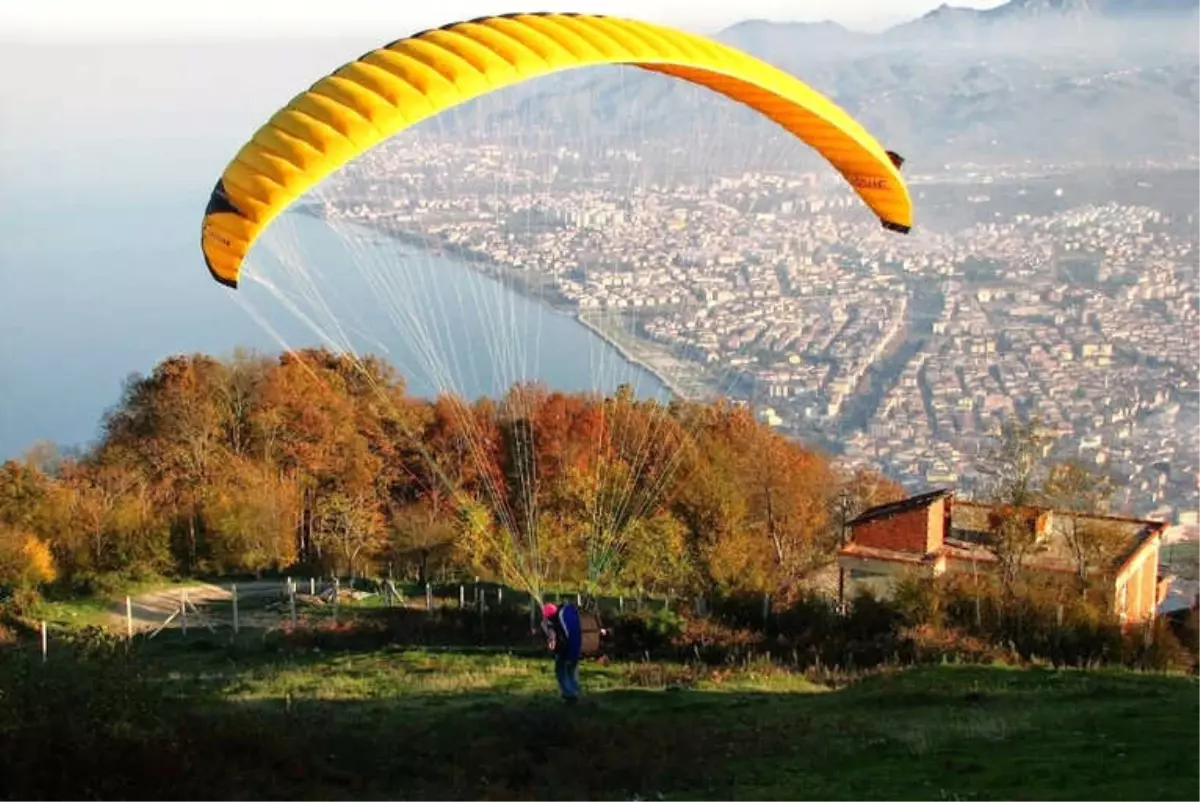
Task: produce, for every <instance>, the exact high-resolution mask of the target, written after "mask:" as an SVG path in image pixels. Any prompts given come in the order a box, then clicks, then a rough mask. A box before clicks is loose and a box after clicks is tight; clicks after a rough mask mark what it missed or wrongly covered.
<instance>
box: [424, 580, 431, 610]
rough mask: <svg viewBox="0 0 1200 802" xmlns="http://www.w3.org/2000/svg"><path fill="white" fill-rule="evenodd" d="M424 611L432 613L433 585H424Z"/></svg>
mask: <svg viewBox="0 0 1200 802" xmlns="http://www.w3.org/2000/svg"><path fill="white" fill-rule="evenodd" d="M425 609H426V610H429V611H431V612H432V611H433V585H431V584H430V583H428V582H426V583H425Z"/></svg>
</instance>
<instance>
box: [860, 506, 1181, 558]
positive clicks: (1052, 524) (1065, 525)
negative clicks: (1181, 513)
mask: <svg viewBox="0 0 1200 802" xmlns="http://www.w3.org/2000/svg"><path fill="white" fill-rule="evenodd" d="M943 497H945V498H948V500H949V501H950V530H949V531H948V532H946V533H945V535H944V539H943V544H942V546H941V547H940V548H938V549H937V550H936V551H935V552H934V553H932V554H926V555H917V554H916V553H908V552H898V551H893V550H891V549H888V550H883V549H875V548H869V547H867V546H865V545H863V544H861V543H854V542H853V540H851V542H850V543H848V544H847V545H846V546H845V547H844V548H843V549H842V550H841V551H842V553H843V554H845V555H846V556H858V557H864V558H868V559H883V560H891V561H902V562H920V561H922V560H926V561H927V560H930V559H933V558H936V557H938V556H945V557H946V558H948V559H956V560H968V561H975V562H981V563H990V562H994V561H995V556H994V555H993V554H992V552H991V551H990V550H989V549H988V547H987V544H988V542H989V540H990V539H991V537H992V533H993V531H994V529H995V526H996V523H997V521H998V517H999V516H1000V515H1002V514H1003V513H1004V508H1003V507H1002V506H1000V505H995V504H988V503H986V502H979V501H966V500H959V499H956V498H954V493H953V490H951V489H946V488H943V489H939V490H934V491H931V492H928V493H922V494H919V495H916V496H911V497H909V498H906V499H903V500H901V501H895V502H891V503H889V504H881V505H879V506H877V507H872V508H871V509H869V510H866V511H864V512H863V513H862V514H861V515H859V516H858V517H856V518H855V519H854V520H853V521H851V522H850V526H851V527H853V526H854V525H857V524H862V523H866V522H867V521H871V520H874V519H877V518H882V517H885V516H890V515H895V514H898V513H902V512H908V511H910V510H915V509H920V508H922V507H927V506H929V505H930V504H932V503H933V502H934V501H936V500H937V499H939V498H943ZM1015 512H1016V513H1017V514H1018V515H1019V516H1020V517H1021V518H1023V519H1024V520H1025V523H1026V525H1027V526H1029V528H1030V529H1031V530H1032V531H1033V532H1036V533H1037V534H1036V538H1035V542H1034V544H1033V547H1032V548H1031V550H1030V553H1029V555H1028V564H1029V565H1030V567H1033V568H1035V569H1037V570H1047V571H1072V570H1074V568H1075V566H1076V557H1075V551H1074V549H1073V548H1072V544H1071V538H1070V535H1071V534H1072V533H1073V532H1074V531H1080V532H1081V533H1082V534H1090V535H1092V536H1094V537H1097V538H1104V539H1105V540H1107V541H1108V544H1109V545H1108V548H1107V549H1105V551H1106V552H1108V554H1109V555H1110V560H1111V562H1110V564H1109V569H1110V570H1118V571H1119V570H1120V569H1121V568H1122V567H1123V566H1125V565H1127V564H1128V563H1129V562H1130V561H1131V560H1132V559H1133V558H1134V556H1135V555H1137V554H1138V553H1139V552H1140V551H1141V549H1142V548H1143V547H1144V546H1145V545H1146V544H1147V542H1149V541H1150V540H1151V539H1152V538H1153V537H1154V536H1156V535H1158V534H1160V533H1161V532H1162V531H1163V530H1164V528H1165V526H1166V524H1164V523H1163V522H1161V521H1152V520H1146V519H1141V518H1129V517H1123V516H1116V515H1103V514H1088V513H1081V512H1077V511H1072V510H1063V509H1055V508H1052V507H1041V506H1038V507H1024V508H1021V509H1019V510H1017V511H1015Z"/></svg>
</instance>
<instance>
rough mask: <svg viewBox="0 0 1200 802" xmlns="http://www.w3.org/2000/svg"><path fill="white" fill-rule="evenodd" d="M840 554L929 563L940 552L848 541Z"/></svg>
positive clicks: (840, 550)
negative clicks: (888, 547) (866, 544)
mask: <svg viewBox="0 0 1200 802" xmlns="http://www.w3.org/2000/svg"><path fill="white" fill-rule="evenodd" d="M838 556H844V557H857V558H858V559H860V560H883V561H884V562H894V563H914V564H916V563H927V562H933V561H934V560H936V559H937V557H938V554H936V553H934V554H926V553H924V552H917V551H899V550H897V549H881V548H877V547H875V546H864V545H862V544H861V543H848V544H846V545H845V546H843V547H842V548H840V549H838Z"/></svg>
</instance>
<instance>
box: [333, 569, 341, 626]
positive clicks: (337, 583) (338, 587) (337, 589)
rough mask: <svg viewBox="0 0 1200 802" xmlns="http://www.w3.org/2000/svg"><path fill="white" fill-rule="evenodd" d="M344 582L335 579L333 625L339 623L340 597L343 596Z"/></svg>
mask: <svg viewBox="0 0 1200 802" xmlns="http://www.w3.org/2000/svg"><path fill="white" fill-rule="evenodd" d="M341 585H342V581H341V580H340V579H338V578H337V577H336V576H335V577H334V578H333V623H335V624H336V623H337V615H338V596H340V595H341V589H342V587H341Z"/></svg>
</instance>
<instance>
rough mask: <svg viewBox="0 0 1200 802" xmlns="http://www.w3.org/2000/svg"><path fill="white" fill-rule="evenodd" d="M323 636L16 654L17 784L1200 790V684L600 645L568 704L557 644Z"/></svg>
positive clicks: (674, 791)
mask: <svg viewBox="0 0 1200 802" xmlns="http://www.w3.org/2000/svg"><path fill="white" fill-rule="evenodd" d="M324 645H325V648H324V649H322V648H321V646H320V645H319V644H314V643H313V642H311V641H306V642H302V641H296V640H292V641H287V642H279V641H273V640H271V639H269V638H268V639H264V638H263V637H262V636H261V635H252V636H243V638H242V639H241V640H240V641H239V642H238V643H236V644H230V643H229V641H228V637H227V636H221V637H220V638H215V637H212V636H207V637H196V635H195V634H193V635H192V636H191V637H190V638H189V640H188V641H187V642H184V641H182V640H181V639H180V638H179V637H178V635H176V634H173V633H170V632H167V633H164V634H163V637H162V638H160V639H157V640H155V641H151V642H148V643H144V644H142V645H141V646H139V647H137V648H135V650H134V651H135V653H134V654H133V655H130V656H129V657H126V656H125V655H124V653H123V650H122V649H121V648H120V647H118V648H117V649H116V650H114V651H109V650H108V649H106V648H103V647H97V648H93V650H92V651H93V652H96V653H99V655H100V656H93V657H90V658H87V659H84V658H82V657H77V656H72V655H70V654H68V653H61V654H60V655H58V656H56V658H55V659H51V660H50V662H49V663H47V664H46V665H42V664H41V663H40V661H39V660H38V659H37V658H36V657H32V658H31V657H29V656H27V655H26V654H24V653H21V652H17V651H12V650H10V651H9V652H7V653H0V672H2V673H0V694H2V695H3V696H4V698H3V699H2V700H0V742H3V743H5V744H6V747H5V748H3V749H0V796H3V797H8V798H38V797H49V798H66V797H69V798H81V797H89V798H90V797H97V798H101V797H104V798H109V797H118V796H120V797H126V798H148V797H154V798H161V796H160V795H165V796H166V797H167V798H197V797H202V798H228V797H239V798H278V797H288V798H325V799H327V798H350V797H353V798H360V797H362V798H503V799H513V798H517V799H520V798H608V799H631V798H635V796H636V797H641V798H651V799H653V798H659V797H660V796H661V798H665V799H684V798H702V799H732V798H737V799H745V798H761V799H789V798H795V799H884V798H886V799H906V798H924V799H990V798H1001V799H1016V798H1036V799H1118V798H1139V799H1184V798H1192V799H1194V798H1195V797H1196V791H1197V772H1198V763H1197V752H1198V749H1200V739H1198V734H1197V725H1196V721H1197V715H1198V712H1200V711H1198V706H1197V692H1196V690H1197V689H1196V682H1195V680H1194V679H1187V678H1181V677H1168V676H1156V675H1137V674H1129V673H1108V672H1099V673H1096V672H1077V671H1065V672H1057V671H1049V670H1018V669H1009V668H1003V667H994V668H993V667H961V666H960V667H954V666H941V667H926V668H920V669H914V670H909V671H906V672H895V673H882V674H877V675H875V676H872V677H869V678H866V679H864V680H862V681H859V682H856V683H853V684H850V685H849V686H847V687H841V688H839V689H833V688H832V687H830V686H827V685H821V684H815V683H814V682H812V681H810V680H808V679H806V678H804V677H803V676H801V675H798V674H794V673H789V672H787V671H784V670H782V669H779V668H777V667H771V666H769V665H765V664H762V665H749V666H747V665H743V666H740V667H738V668H726V669H711V668H710V669H699V668H693V667H687V666H683V665H679V664H670V663H626V664H612V665H607V666H601V665H598V664H595V663H592V664H588V665H587V666H586V667H585V668H584V670H583V680H584V686H585V689H586V690H587V691H588V692H589V693H588V696H587V698H586V699H585V701H584V702H583V703H581V704H580V705H579V706H577V707H574V708H568V707H566V706H564V705H562V704H561V703H560V702H559V701H558V700H557V698H556V697H555V695H554V692H553V679H552V676H551V666H550V663H549V662H548V660H547V659H545V658H544V657H540V656H531V655H514V654H505V653H499V652H483V651H469V650H468V651H458V652H453V651H442V652H436V651H415V650H411V651H406V650H401V649H398V648H389V649H384V650H371V651H333V652H331V651H330V644H329V643H325V644H324ZM105 654H107V656H104V655H105Z"/></svg>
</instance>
